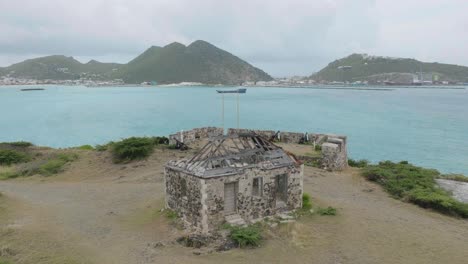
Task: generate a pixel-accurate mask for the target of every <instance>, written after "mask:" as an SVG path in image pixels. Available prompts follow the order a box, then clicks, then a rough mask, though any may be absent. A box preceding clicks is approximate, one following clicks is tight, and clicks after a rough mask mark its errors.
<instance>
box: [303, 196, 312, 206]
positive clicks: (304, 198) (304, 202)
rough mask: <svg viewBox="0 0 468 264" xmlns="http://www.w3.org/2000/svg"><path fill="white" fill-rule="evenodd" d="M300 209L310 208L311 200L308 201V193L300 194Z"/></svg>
mask: <svg viewBox="0 0 468 264" xmlns="http://www.w3.org/2000/svg"><path fill="white" fill-rule="evenodd" d="M302 209H304V210H310V209H312V202H311V201H310V195H309V194H307V193H304V194H303V195H302Z"/></svg>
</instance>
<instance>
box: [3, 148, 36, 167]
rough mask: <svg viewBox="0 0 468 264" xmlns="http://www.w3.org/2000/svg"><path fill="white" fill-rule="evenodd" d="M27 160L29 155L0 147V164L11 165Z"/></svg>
mask: <svg viewBox="0 0 468 264" xmlns="http://www.w3.org/2000/svg"><path fill="white" fill-rule="evenodd" d="M29 160H30V158H29V156H28V155H26V154H24V153H22V152H19V151H16V150H10V149H0V165H11V164H15V163H20V162H26V161H29Z"/></svg>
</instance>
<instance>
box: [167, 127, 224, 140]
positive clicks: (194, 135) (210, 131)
mask: <svg viewBox="0 0 468 264" xmlns="http://www.w3.org/2000/svg"><path fill="white" fill-rule="evenodd" d="M221 135H223V129H222V128H221V127H201V128H194V129H192V130H187V131H181V132H178V133H175V134H172V135H169V144H175V143H176V139H177V140H179V141H181V142H184V143H185V144H189V143H192V142H194V141H195V140H197V139H207V138H210V137H217V136H221Z"/></svg>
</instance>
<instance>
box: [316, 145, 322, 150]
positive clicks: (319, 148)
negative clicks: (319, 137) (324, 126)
mask: <svg viewBox="0 0 468 264" xmlns="http://www.w3.org/2000/svg"><path fill="white" fill-rule="evenodd" d="M314 149H315V151H322V146H321V145H315V148H314Z"/></svg>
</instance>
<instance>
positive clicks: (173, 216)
mask: <svg viewBox="0 0 468 264" xmlns="http://www.w3.org/2000/svg"><path fill="white" fill-rule="evenodd" d="M164 215H165V216H166V217H167V218H168V219H170V220H176V219H177V218H179V215H178V214H177V212H175V211H174V210H171V209H164Z"/></svg>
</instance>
